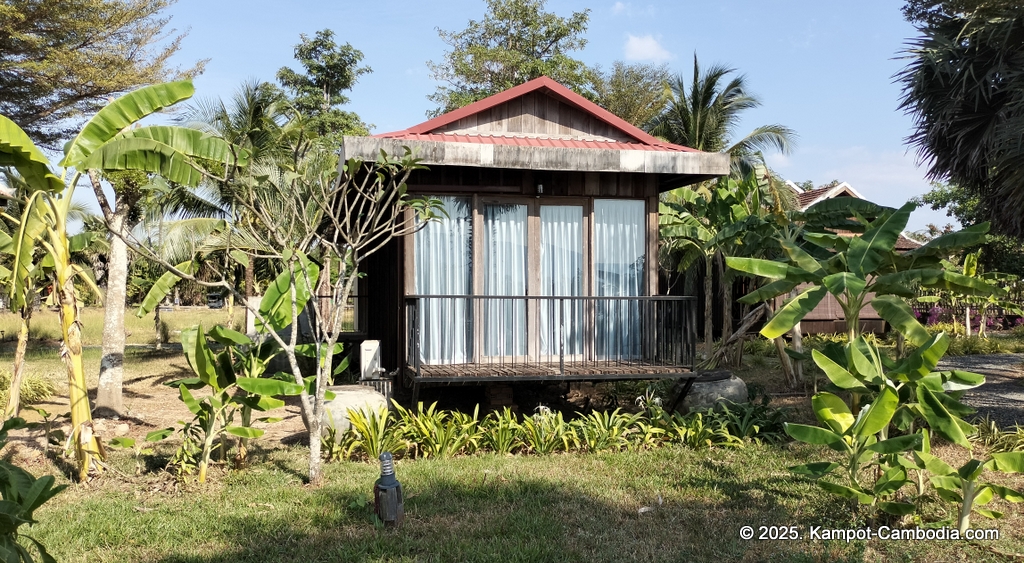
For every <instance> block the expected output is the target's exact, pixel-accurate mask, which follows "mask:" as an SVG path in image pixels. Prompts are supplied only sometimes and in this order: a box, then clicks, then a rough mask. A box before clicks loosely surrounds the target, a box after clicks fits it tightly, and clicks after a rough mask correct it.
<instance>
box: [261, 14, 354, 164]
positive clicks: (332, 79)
mask: <svg viewBox="0 0 1024 563" xmlns="http://www.w3.org/2000/svg"><path fill="white" fill-rule="evenodd" d="M299 38H300V39H301V42H300V43H299V44H298V45H296V46H295V60H297V61H299V64H300V65H302V69H303V71H302V72H299V71H295V70H292V69H290V68H288V67H282V68H281V69H280V70H278V71H277V81H278V82H280V83H281V86H283V87H284V88H285V89H286V90H287V91H288V92H289V94H290V95H291V103H292V105H293V106H294V107H295V109H296V110H297V111H298V112H299V114H300V115H301V116H303V118H304V120H305V123H304V124H303V128H302V129H303V131H304V132H305V133H306V134H308V135H312V136H314V137H318V138H320V139H321V142H324V143H326V144H327V146H328V147H329V148H331V149H334V148H336V147H338V146H340V143H341V137H342V136H343V135H366V134H368V133H369V127H368V126H367V125H366V124H365V123H363V121H362V120H361V119H360V118H359V116H358V115H356V114H355V113H354V112H350V111H345V110H342V109H341V108H340V107H339V106H342V105H344V104H347V103H348V101H349V100H348V97H346V96H345V95H344V94H343V92H346V91H348V90H351V89H352V87H353V86H355V84H356V80H358V79H359V77H360V76H362V75H364V74H367V73H370V72H372V70H371V69H370V67H368V66H359V63H360V62H362V60H363V53H362V51H359V50H358V49H356V48H354V47H352V45H350V44H348V43H345V44H344V45H338V44H337V43H335V42H334V32H333V31H331V30H329V29H323V30H320V31H318V32H316V36H315V37H313V38H312V39H311V38H309V37H306V35H304V34H303V35H299Z"/></svg>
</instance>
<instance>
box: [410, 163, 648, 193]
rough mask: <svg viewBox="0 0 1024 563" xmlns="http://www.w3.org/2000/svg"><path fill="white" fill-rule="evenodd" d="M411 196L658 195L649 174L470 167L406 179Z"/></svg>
mask: <svg viewBox="0 0 1024 563" xmlns="http://www.w3.org/2000/svg"><path fill="white" fill-rule="evenodd" d="M408 184H409V191H410V192H411V193H459V192H463V193H478V194H509V195H526V196H533V195H537V185H538V184H540V185H543V186H544V193H543V194H542V195H543V196H549V195H550V196H570V197H584V196H597V197H626V198H649V197H657V195H658V179H657V177H656V176H655V175H652V174H638V173H629V172H619V173H616V172H549V171H537V170H509V169H502V168H477V167H472V166H434V167H432V168H431V169H430V170H416V171H414V172H413V173H412V175H411V176H410V177H409V181H408Z"/></svg>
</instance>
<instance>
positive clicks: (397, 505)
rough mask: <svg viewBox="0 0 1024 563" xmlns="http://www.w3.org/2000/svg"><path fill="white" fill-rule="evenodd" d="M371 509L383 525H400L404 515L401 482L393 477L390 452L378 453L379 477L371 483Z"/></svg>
mask: <svg viewBox="0 0 1024 563" xmlns="http://www.w3.org/2000/svg"><path fill="white" fill-rule="evenodd" d="M373 510H374V512H375V513H376V514H377V518H380V521H381V522H383V523H384V525H385V526H400V525H401V524H402V519H403V518H404V517H405V507H404V505H403V503H402V484H401V483H399V482H398V479H396V478H395V461H394V457H393V456H392V455H391V452H384V453H382V454H380V479H377V482H376V483H375V484H374V485H373Z"/></svg>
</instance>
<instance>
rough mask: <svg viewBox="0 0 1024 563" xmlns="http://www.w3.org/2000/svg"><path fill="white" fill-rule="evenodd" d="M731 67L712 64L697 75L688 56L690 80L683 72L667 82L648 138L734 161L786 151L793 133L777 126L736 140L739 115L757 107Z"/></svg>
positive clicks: (758, 130)
mask: <svg viewBox="0 0 1024 563" xmlns="http://www.w3.org/2000/svg"><path fill="white" fill-rule="evenodd" d="M735 72H736V70H735V69H732V68H728V67H725V66H721V65H712V66H711V67H710V68H707V69H704V71H703V72H702V71H701V67H700V64H699V63H698V62H697V54H696V53H694V55H693V77H692V80H691V81H688V80H687V79H686V77H684V76H683V75H682V74H680V75H678V76H676V77H675V78H674V79H673V80H670V81H668V82H667V86H666V96H667V97H668V103H667V105H666V107H665V110H664V111H663V112H662V113H661V114H660V115H658V116H657V117H655V118H654V120H653V121H651V122H650V125H649V129H650V131H651V133H652V134H654V135H657V136H658V137H662V138H664V139H666V140H668V141H669V142H672V143H676V144H680V145H683V146H686V147H690V148H694V149H697V150H702V151H707V152H728V153H730V154H732V155H733V156H736V157H743V156H751V155H752V154H753V153H755V152H758V151H765V150H771V149H776V150H779V151H780V152H783V153H788V152H789V151H790V149H791V148H792V145H793V143H794V141H795V138H796V133H794V132H793V130H792V129H789V128H788V127H784V126H782V125H762V126H760V127H757V128H755V129H754V130H753V131H751V132H750V133H748V134H747V135H745V136H743V137H740V138H735V137H734V135H735V134H736V131H735V130H734V129H735V127H736V125H737V124H738V123H739V121H740V117H741V115H742V114H743V113H744V112H745V111H747V110H750V109H754V108H756V107H758V106H760V105H761V101H760V100H759V99H758V98H757V97H756V96H754V95H753V94H752V93H750V92H749V90H748V89H747V85H746V81H745V79H744V77H743V76H742V75H739V76H733V77H731V78H730V77H729V75H730V74H734V73H735Z"/></svg>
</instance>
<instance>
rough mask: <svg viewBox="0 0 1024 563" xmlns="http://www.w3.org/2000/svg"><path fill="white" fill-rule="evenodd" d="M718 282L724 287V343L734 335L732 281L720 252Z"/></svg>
mask: <svg viewBox="0 0 1024 563" xmlns="http://www.w3.org/2000/svg"><path fill="white" fill-rule="evenodd" d="M718 283H719V284H720V287H721V288H722V343H723V346H724V343H725V342H728V341H729V337H731V336H732V281H726V279H725V257H724V256H722V253H720V252H719V253H718ZM726 357H728V356H726Z"/></svg>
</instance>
